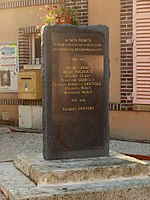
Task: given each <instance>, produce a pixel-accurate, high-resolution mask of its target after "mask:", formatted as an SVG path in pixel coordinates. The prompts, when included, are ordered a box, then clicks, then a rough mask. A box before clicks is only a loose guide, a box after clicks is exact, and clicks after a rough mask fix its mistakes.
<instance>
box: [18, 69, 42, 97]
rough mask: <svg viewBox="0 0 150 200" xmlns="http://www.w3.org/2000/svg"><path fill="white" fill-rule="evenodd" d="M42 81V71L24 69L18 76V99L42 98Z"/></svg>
mask: <svg viewBox="0 0 150 200" xmlns="http://www.w3.org/2000/svg"><path fill="white" fill-rule="evenodd" d="M41 98H42V81H41V72H40V71H22V72H20V73H19V78H18V99H31V100H35V99H41Z"/></svg>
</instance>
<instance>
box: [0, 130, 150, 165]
mask: <svg viewBox="0 0 150 200" xmlns="http://www.w3.org/2000/svg"><path fill="white" fill-rule="evenodd" d="M42 140H43V137H42V134H40V133H34V132H30V133H29V132H17V129H16V131H13V132H12V131H11V129H9V128H8V127H0V162H5V161H11V160H14V158H15V156H16V155H17V154H19V153H26V152H42V148H43V147H42V146H43V141H42ZM110 149H111V150H113V151H118V152H122V153H128V154H138V155H150V144H146V143H135V142H126V141H117V140H111V141H110Z"/></svg>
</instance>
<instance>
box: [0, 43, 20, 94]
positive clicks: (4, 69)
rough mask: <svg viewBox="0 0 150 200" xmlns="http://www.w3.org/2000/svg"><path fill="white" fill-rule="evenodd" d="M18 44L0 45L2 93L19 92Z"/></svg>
mask: <svg viewBox="0 0 150 200" xmlns="http://www.w3.org/2000/svg"><path fill="white" fill-rule="evenodd" d="M18 69H19V67H18V45H17V42H9V43H0V92H17V91H18Z"/></svg>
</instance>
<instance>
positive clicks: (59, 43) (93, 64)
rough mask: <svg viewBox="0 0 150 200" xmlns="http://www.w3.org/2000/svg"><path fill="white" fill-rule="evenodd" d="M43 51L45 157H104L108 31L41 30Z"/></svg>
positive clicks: (103, 28) (58, 27) (106, 150)
mask: <svg viewBox="0 0 150 200" xmlns="http://www.w3.org/2000/svg"><path fill="white" fill-rule="evenodd" d="M42 52H43V53H42V54H43V76H42V79H43V108H44V109H43V127H44V149H43V154H44V158H45V159H46V160H50V159H62V158H82V157H92V156H106V155H108V154H109V123H108V110H109V108H108V107H109V106H108V104H109V103H108V102H109V101H108V96H109V95H108V93H109V56H108V28H107V27H106V26H91V27H85V26H83V27H82V26H81V27H76V26H71V25H56V26H52V27H45V29H44V32H43V50H42Z"/></svg>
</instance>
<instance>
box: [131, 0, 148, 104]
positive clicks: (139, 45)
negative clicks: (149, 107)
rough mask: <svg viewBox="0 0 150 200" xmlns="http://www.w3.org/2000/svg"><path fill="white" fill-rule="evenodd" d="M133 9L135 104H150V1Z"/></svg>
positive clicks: (137, 0) (140, 1)
mask: <svg viewBox="0 0 150 200" xmlns="http://www.w3.org/2000/svg"><path fill="white" fill-rule="evenodd" d="M133 8H134V9H133V16H134V17H133V22H134V23H133V39H134V40H133V41H134V44H133V64H134V65H133V66H134V67H133V94H134V98H133V103H134V104H150V0H134V1H133Z"/></svg>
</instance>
